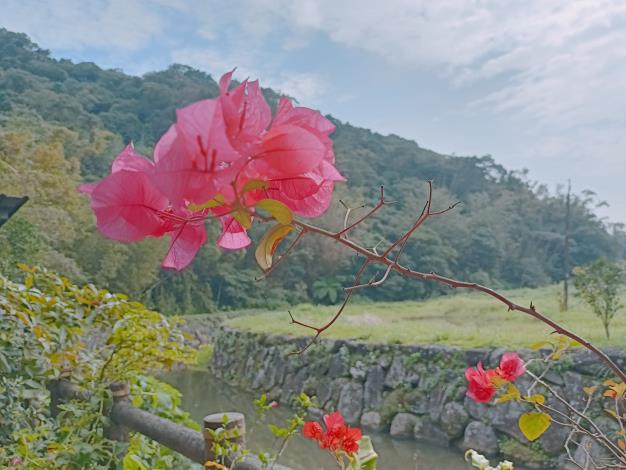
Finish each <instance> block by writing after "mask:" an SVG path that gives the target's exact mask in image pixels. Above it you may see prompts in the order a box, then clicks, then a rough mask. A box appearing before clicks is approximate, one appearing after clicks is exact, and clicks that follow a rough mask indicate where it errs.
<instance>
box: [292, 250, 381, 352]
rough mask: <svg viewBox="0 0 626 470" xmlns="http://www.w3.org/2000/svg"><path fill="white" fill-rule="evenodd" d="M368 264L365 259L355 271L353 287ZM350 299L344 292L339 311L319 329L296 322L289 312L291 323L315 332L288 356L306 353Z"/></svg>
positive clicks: (350, 294) (333, 321) (334, 320)
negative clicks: (310, 338)
mask: <svg viewBox="0 0 626 470" xmlns="http://www.w3.org/2000/svg"><path fill="white" fill-rule="evenodd" d="M368 264H369V260H368V259H366V260H365V261H364V262H363V264H362V265H361V267H360V268H359V270H358V271H357V273H356V275H355V276H354V282H353V285H357V284H358V283H359V282H360V281H361V276H362V275H363V273H364V272H365V269H366V268H367V266H368ZM351 297H352V292H351V291H347V292H346V297H345V298H344V300H343V303H342V304H341V306H340V307H339V310H337V313H335V315H334V316H333V318H331V319H330V321H328V322H327V323H326V324H324V325H323V326H321V327H316V326H313V325H308V324H306V323H303V322H300V321H298V320H296V319H295V318H294V317H293V315H292V314H291V312H289V316H290V317H291V323H294V324H296V325H300V326H303V327H305V328H310V329H311V330H314V331H315V336H314V337H313V339H312V340H311V341H310V342H309V343H308V344H307V345H306V346H305V347H304V348H302V349H300V350H299V351H295V352H292V353H290V354H289V355H294V354H302V353H303V352H304V351H306V350H307V349H309V348H310V347H311V346H312V345H313V344H314V343H315V342H316V341H317V338H319V337H320V335H321V334H322V333H323V332H324V331H326V330H327V329H328V328H330V327H331V326H332V325H333V324H334V323H335V322H336V321H337V320H338V319H339V317H340V316H341V314H342V313H343V311H344V309H345V308H346V306H347V305H348V303H349V302H350V298H351Z"/></svg>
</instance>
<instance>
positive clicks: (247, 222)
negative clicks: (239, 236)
mask: <svg viewBox="0 0 626 470" xmlns="http://www.w3.org/2000/svg"><path fill="white" fill-rule="evenodd" d="M232 216H233V217H234V218H235V220H236V221H237V222H239V223H240V224H241V226H242V227H243V228H245V229H246V230H250V227H252V217H251V216H250V214H248V213H247V212H246V211H243V210H238V211H235V212H233V213H232Z"/></svg>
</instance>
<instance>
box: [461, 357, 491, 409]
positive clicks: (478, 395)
mask: <svg viewBox="0 0 626 470" xmlns="http://www.w3.org/2000/svg"><path fill="white" fill-rule="evenodd" d="M495 376H496V371H495V370H485V369H484V368H483V364H482V362H479V363H478V365H477V366H476V367H475V368H474V367H468V368H467V369H466V370H465V378H466V379H467V382H468V384H467V396H468V397H470V398H471V399H472V400H475V401H477V402H479V403H488V402H490V401H491V399H492V398H493V396H494V395H495V393H496V386H495V384H494V383H493V378H494V377H495Z"/></svg>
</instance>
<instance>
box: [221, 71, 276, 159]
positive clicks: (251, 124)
mask: <svg viewBox="0 0 626 470" xmlns="http://www.w3.org/2000/svg"><path fill="white" fill-rule="evenodd" d="M233 72H234V71H233ZM233 72H229V73H226V74H224V75H223V76H222V78H221V79H220V101H221V103H222V109H223V114H224V122H225V124H226V131H227V135H228V137H229V139H230V141H231V143H232V145H233V147H235V148H236V149H237V150H239V151H240V152H241V153H242V154H248V153H249V152H251V151H252V149H253V147H254V146H255V145H257V144H258V143H259V142H260V139H261V136H262V134H263V133H264V132H265V130H266V129H267V127H268V126H269V124H270V121H271V119H272V111H271V109H270V107H269V105H268V104H267V101H265V97H264V96H263V92H262V91H261V87H260V86H259V82H258V81H253V82H248V81H247V80H245V81H244V82H243V83H241V84H240V85H239V86H237V87H236V88H234V89H233V90H231V91H229V90H228V88H229V86H230V82H231V79H232V75H233Z"/></svg>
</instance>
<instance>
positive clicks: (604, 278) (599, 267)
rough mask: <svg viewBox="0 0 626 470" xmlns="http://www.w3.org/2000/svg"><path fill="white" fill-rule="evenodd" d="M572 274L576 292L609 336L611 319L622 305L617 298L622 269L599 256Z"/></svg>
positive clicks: (621, 282) (621, 280)
mask: <svg viewBox="0 0 626 470" xmlns="http://www.w3.org/2000/svg"><path fill="white" fill-rule="evenodd" d="M574 274H575V276H574V286H575V287H576V290H577V294H578V295H579V296H581V297H582V298H583V299H584V300H585V302H587V303H588V304H589V306H590V307H591V308H592V310H593V313H594V314H595V315H596V316H597V317H598V318H600V320H601V321H602V325H603V326H604V331H605V333H606V337H607V338H609V337H610V334H609V325H610V323H611V320H612V319H613V317H614V316H615V314H616V313H617V312H618V310H619V309H620V308H622V307H623V305H622V304H621V303H620V299H619V289H620V286H621V285H622V284H623V279H624V270H623V269H622V267H621V266H620V265H618V264H617V263H612V262H610V261H608V260H606V259H603V258H600V259H597V260H596V261H594V262H593V263H591V264H590V265H589V266H586V267H582V268H577V269H575V270H574Z"/></svg>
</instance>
